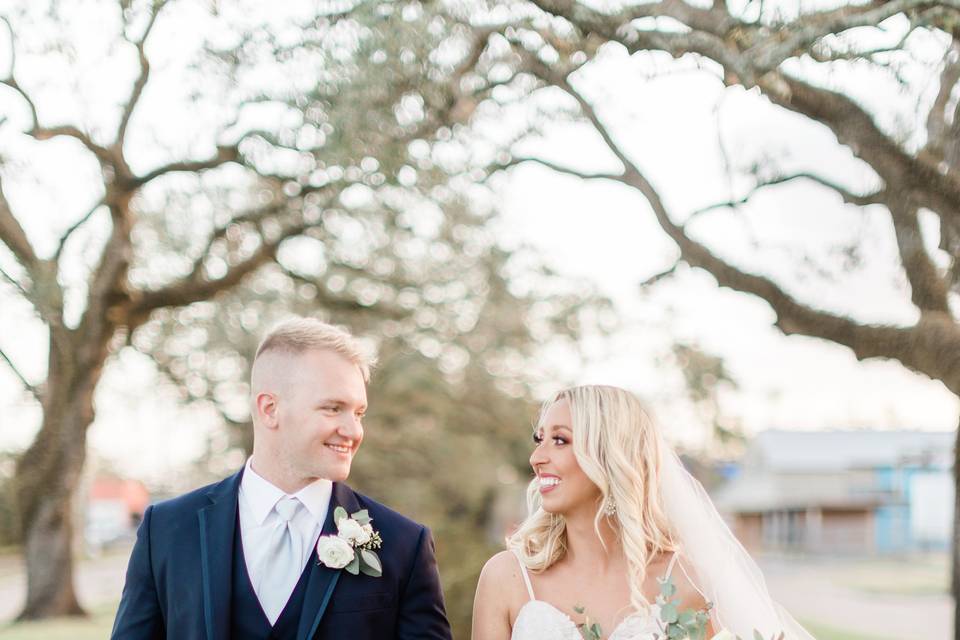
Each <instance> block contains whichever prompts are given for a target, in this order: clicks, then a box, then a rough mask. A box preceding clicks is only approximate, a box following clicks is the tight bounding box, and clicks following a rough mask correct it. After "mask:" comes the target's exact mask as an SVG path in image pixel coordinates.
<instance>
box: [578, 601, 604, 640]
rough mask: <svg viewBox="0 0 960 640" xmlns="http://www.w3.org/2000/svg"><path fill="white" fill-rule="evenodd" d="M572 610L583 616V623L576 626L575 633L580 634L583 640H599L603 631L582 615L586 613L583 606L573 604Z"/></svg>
mask: <svg viewBox="0 0 960 640" xmlns="http://www.w3.org/2000/svg"><path fill="white" fill-rule="evenodd" d="M573 610H574V611H575V612H577V613H578V614H580V615H582V616H584V617H583V622H581V623H580V624H578V625H577V631H579V632H580V635H581V636H582V637H583V640H600V638H601V637H602V636H603V630H602V629H601V628H600V625H599V624H597V623H596V622H591V621H590V616H588V615H584V614H585V613H586V609H585V608H584V606H583V605H580V604H575V605H573Z"/></svg>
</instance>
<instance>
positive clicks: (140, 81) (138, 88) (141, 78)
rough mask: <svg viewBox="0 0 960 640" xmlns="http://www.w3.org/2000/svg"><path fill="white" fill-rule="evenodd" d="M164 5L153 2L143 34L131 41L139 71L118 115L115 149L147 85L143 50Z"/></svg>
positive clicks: (147, 63)
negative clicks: (124, 104) (135, 50)
mask: <svg viewBox="0 0 960 640" xmlns="http://www.w3.org/2000/svg"><path fill="white" fill-rule="evenodd" d="M164 6H165V3H164V2H155V3H154V4H153V6H152V7H151V9H150V17H149V19H148V21H147V26H146V28H145V29H144V31H143V35H142V36H140V38H139V39H138V40H136V41H134V42H133V44H134V45H135V46H136V48H137V59H138V62H139V64H140V73H139V74H138V75H137V79H136V80H135V81H134V83H133V90H132V91H131V92H130V99H129V100H127V104H126V106H124V108H123V114H122V115H121V116H120V125H119V126H118V127H117V137H116V142H115V143H114V144H115V145H116V147H117V149H119V150H121V152H122V149H123V141H124V139H125V138H126V135H127V125H129V124H130V117H131V116H132V115H133V111H134V109H136V107H137V102H139V101H140V96H141V95H143V89H144V87H146V86H147V80H148V79H149V77H150V61H149V60H147V55H146V53H145V52H144V48H145V46H146V42H147V38H148V37H149V36H150V32H151V31H152V30H153V25H154V24H156V21H157V16H158V15H160V10H161V9H163V7H164Z"/></svg>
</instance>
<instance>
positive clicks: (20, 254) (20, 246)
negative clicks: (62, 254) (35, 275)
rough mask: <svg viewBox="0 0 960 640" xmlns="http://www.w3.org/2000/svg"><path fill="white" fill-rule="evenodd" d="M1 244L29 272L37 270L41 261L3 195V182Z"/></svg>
mask: <svg viewBox="0 0 960 640" xmlns="http://www.w3.org/2000/svg"><path fill="white" fill-rule="evenodd" d="M0 242H3V243H4V244H5V245H7V247H8V248H9V249H10V251H12V252H13V255H14V256H15V257H16V258H17V260H18V261H19V262H20V264H22V265H23V266H24V268H26V269H27V271H28V272H32V271H33V270H34V269H36V266H37V264H38V263H39V261H40V260H39V258H37V254H36V252H35V251H34V249H33V245H31V244H30V240H29V239H28V238H27V234H26V232H25V231H24V230H23V227H22V226H20V222H19V221H17V219H16V218H15V217H14V216H13V211H11V209H10V203H9V202H8V201H7V197H6V196H5V195H4V193H3V184H2V182H0Z"/></svg>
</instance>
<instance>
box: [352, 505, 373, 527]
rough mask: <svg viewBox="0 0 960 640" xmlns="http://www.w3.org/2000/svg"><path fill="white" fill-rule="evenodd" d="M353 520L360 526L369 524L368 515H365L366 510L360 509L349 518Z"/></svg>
mask: <svg viewBox="0 0 960 640" xmlns="http://www.w3.org/2000/svg"><path fill="white" fill-rule="evenodd" d="M351 517H352V518H353V519H354V520H356V521H357V522H359V523H360V524H361V525H364V524H370V514H369V513H367V510H366V509H361V510H360V511H357V512H356V513H355V514H353V515H352V516H351Z"/></svg>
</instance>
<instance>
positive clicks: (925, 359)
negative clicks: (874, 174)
mask: <svg viewBox="0 0 960 640" xmlns="http://www.w3.org/2000/svg"><path fill="white" fill-rule="evenodd" d="M563 80H564V81H563V82H562V83H559V84H558V86H560V87H561V88H563V89H564V90H565V91H568V92H570V93H571V95H572V96H573V97H574V98H575V99H576V100H577V101H578V102H579V103H580V104H581V106H582V108H583V109H584V111H585V115H586V117H587V119H588V120H589V121H590V122H591V123H592V124H593V126H594V128H596V129H597V132H598V133H599V135H600V136H601V137H602V138H603V139H604V141H605V142H606V143H607V144H608V145H610V146H611V151H612V152H613V153H614V155H616V156H617V157H618V158H619V159H620V160H621V162H623V163H624V165H625V168H626V170H625V173H624V176H623V179H622V181H623V182H624V183H625V184H628V185H630V186H632V187H633V188H635V189H637V190H638V191H639V192H640V193H641V194H642V195H643V196H644V198H645V199H646V200H647V202H648V203H649V205H650V207H651V209H652V210H653V213H654V216H655V218H656V220H657V222H658V223H659V225H660V227H661V228H662V229H663V231H664V232H665V233H666V234H667V235H668V236H669V237H670V238H671V239H672V240H673V241H674V242H675V243H676V244H677V246H678V248H679V249H680V254H681V258H682V260H683V261H684V262H686V263H687V264H690V265H691V266H694V267H699V268H701V269H704V270H705V271H707V272H709V273H710V274H711V275H713V277H714V278H716V280H717V283H718V284H719V285H720V286H721V287H727V288H730V289H733V290H736V291H740V292H743V293H748V294H752V295H754V296H757V297H759V298H761V299H763V300H764V301H766V302H767V303H768V304H769V305H770V306H771V308H772V309H773V311H774V313H775V314H776V316H777V319H776V321H775V324H776V326H777V327H778V328H779V329H780V330H781V331H783V333H785V334H787V335H790V334H802V335H807V336H811V337H815V338H822V339H825V340H830V341H832V342H835V343H837V344H840V345H844V346H846V347H848V348H850V349H851V350H852V351H853V352H854V355H856V357H857V358H858V359H860V360H864V359H867V358H877V357H880V358H895V359H897V360H899V361H900V362H901V363H903V364H904V365H905V366H907V367H909V368H911V369H914V370H916V371H919V372H922V373H924V374H926V375H928V376H930V377H932V378H935V379H938V380H941V381H943V382H944V384H946V385H947V386H948V387H949V388H950V389H951V390H953V391H954V392H957V393H960V328H958V327H957V326H956V324H955V323H954V322H953V320H952V318H951V317H950V316H949V315H948V314H942V313H928V314H924V315H922V316H921V320H920V322H919V323H918V324H917V325H915V326H913V327H909V328H900V327H891V326H878V325H864V324H860V323H857V322H854V321H853V320H851V319H849V318H846V317H842V316H838V315H835V314H832V313H829V312H826V311H822V310H817V309H814V308H813V307H812V306H809V305H806V304H802V303H800V302H799V301H797V300H796V299H794V298H793V297H792V296H790V295H789V294H787V293H786V291H784V290H783V289H782V288H781V287H780V286H779V285H777V284H776V283H775V282H773V281H772V280H770V279H769V278H766V277H764V276H759V275H755V274H751V273H747V272H745V271H743V270H741V269H739V268H738V267H735V266H733V265H732V264H730V263H728V262H726V261H725V260H723V259H721V258H719V257H718V256H716V255H715V254H714V253H713V252H711V251H710V250H709V249H708V248H707V247H706V246H705V245H703V244H701V243H700V242H698V241H696V240H694V239H693V238H691V237H690V236H689V235H688V234H687V232H686V230H685V229H684V228H683V227H682V226H680V225H677V224H675V223H674V222H673V220H672V218H671V216H670V215H669V213H668V211H667V208H666V206H665V205H664V203H663V200H662V198H661V197H660V194H659V193H658V191H657V190H656V189H655V188H654V186H653V185H652V184H651V183H650V181H649V180H647V178H646V177H645V176H644V175H643V173H642V172H640V170H639V169H638V168H637V167H636V165H634V164H633V163H632V162H631V161H630V159H629V157H628V156H627V155H626V153H625V152H624V151H623V150H622V149H621V148H619V147H618V146H617V145H616V142H615V141H614V138H613V136H612V135H611V133H610V132H609V131H608V130H607V128H606V127H605V125H604V123H603V122H602V121H601V120H600V119H599V118H598V117H597V115H596V113H595V111H594V110H593V107H592V105H590V104H589V102H587V101H586V100H585V99H584V98H583V96H581V95H580V94H579V93H578V92H576V91H575V90H574V89H573V88H572V87H571V86H570V85H569V84H568V83H567V82H566V80H565V79H563Z"/></svg>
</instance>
